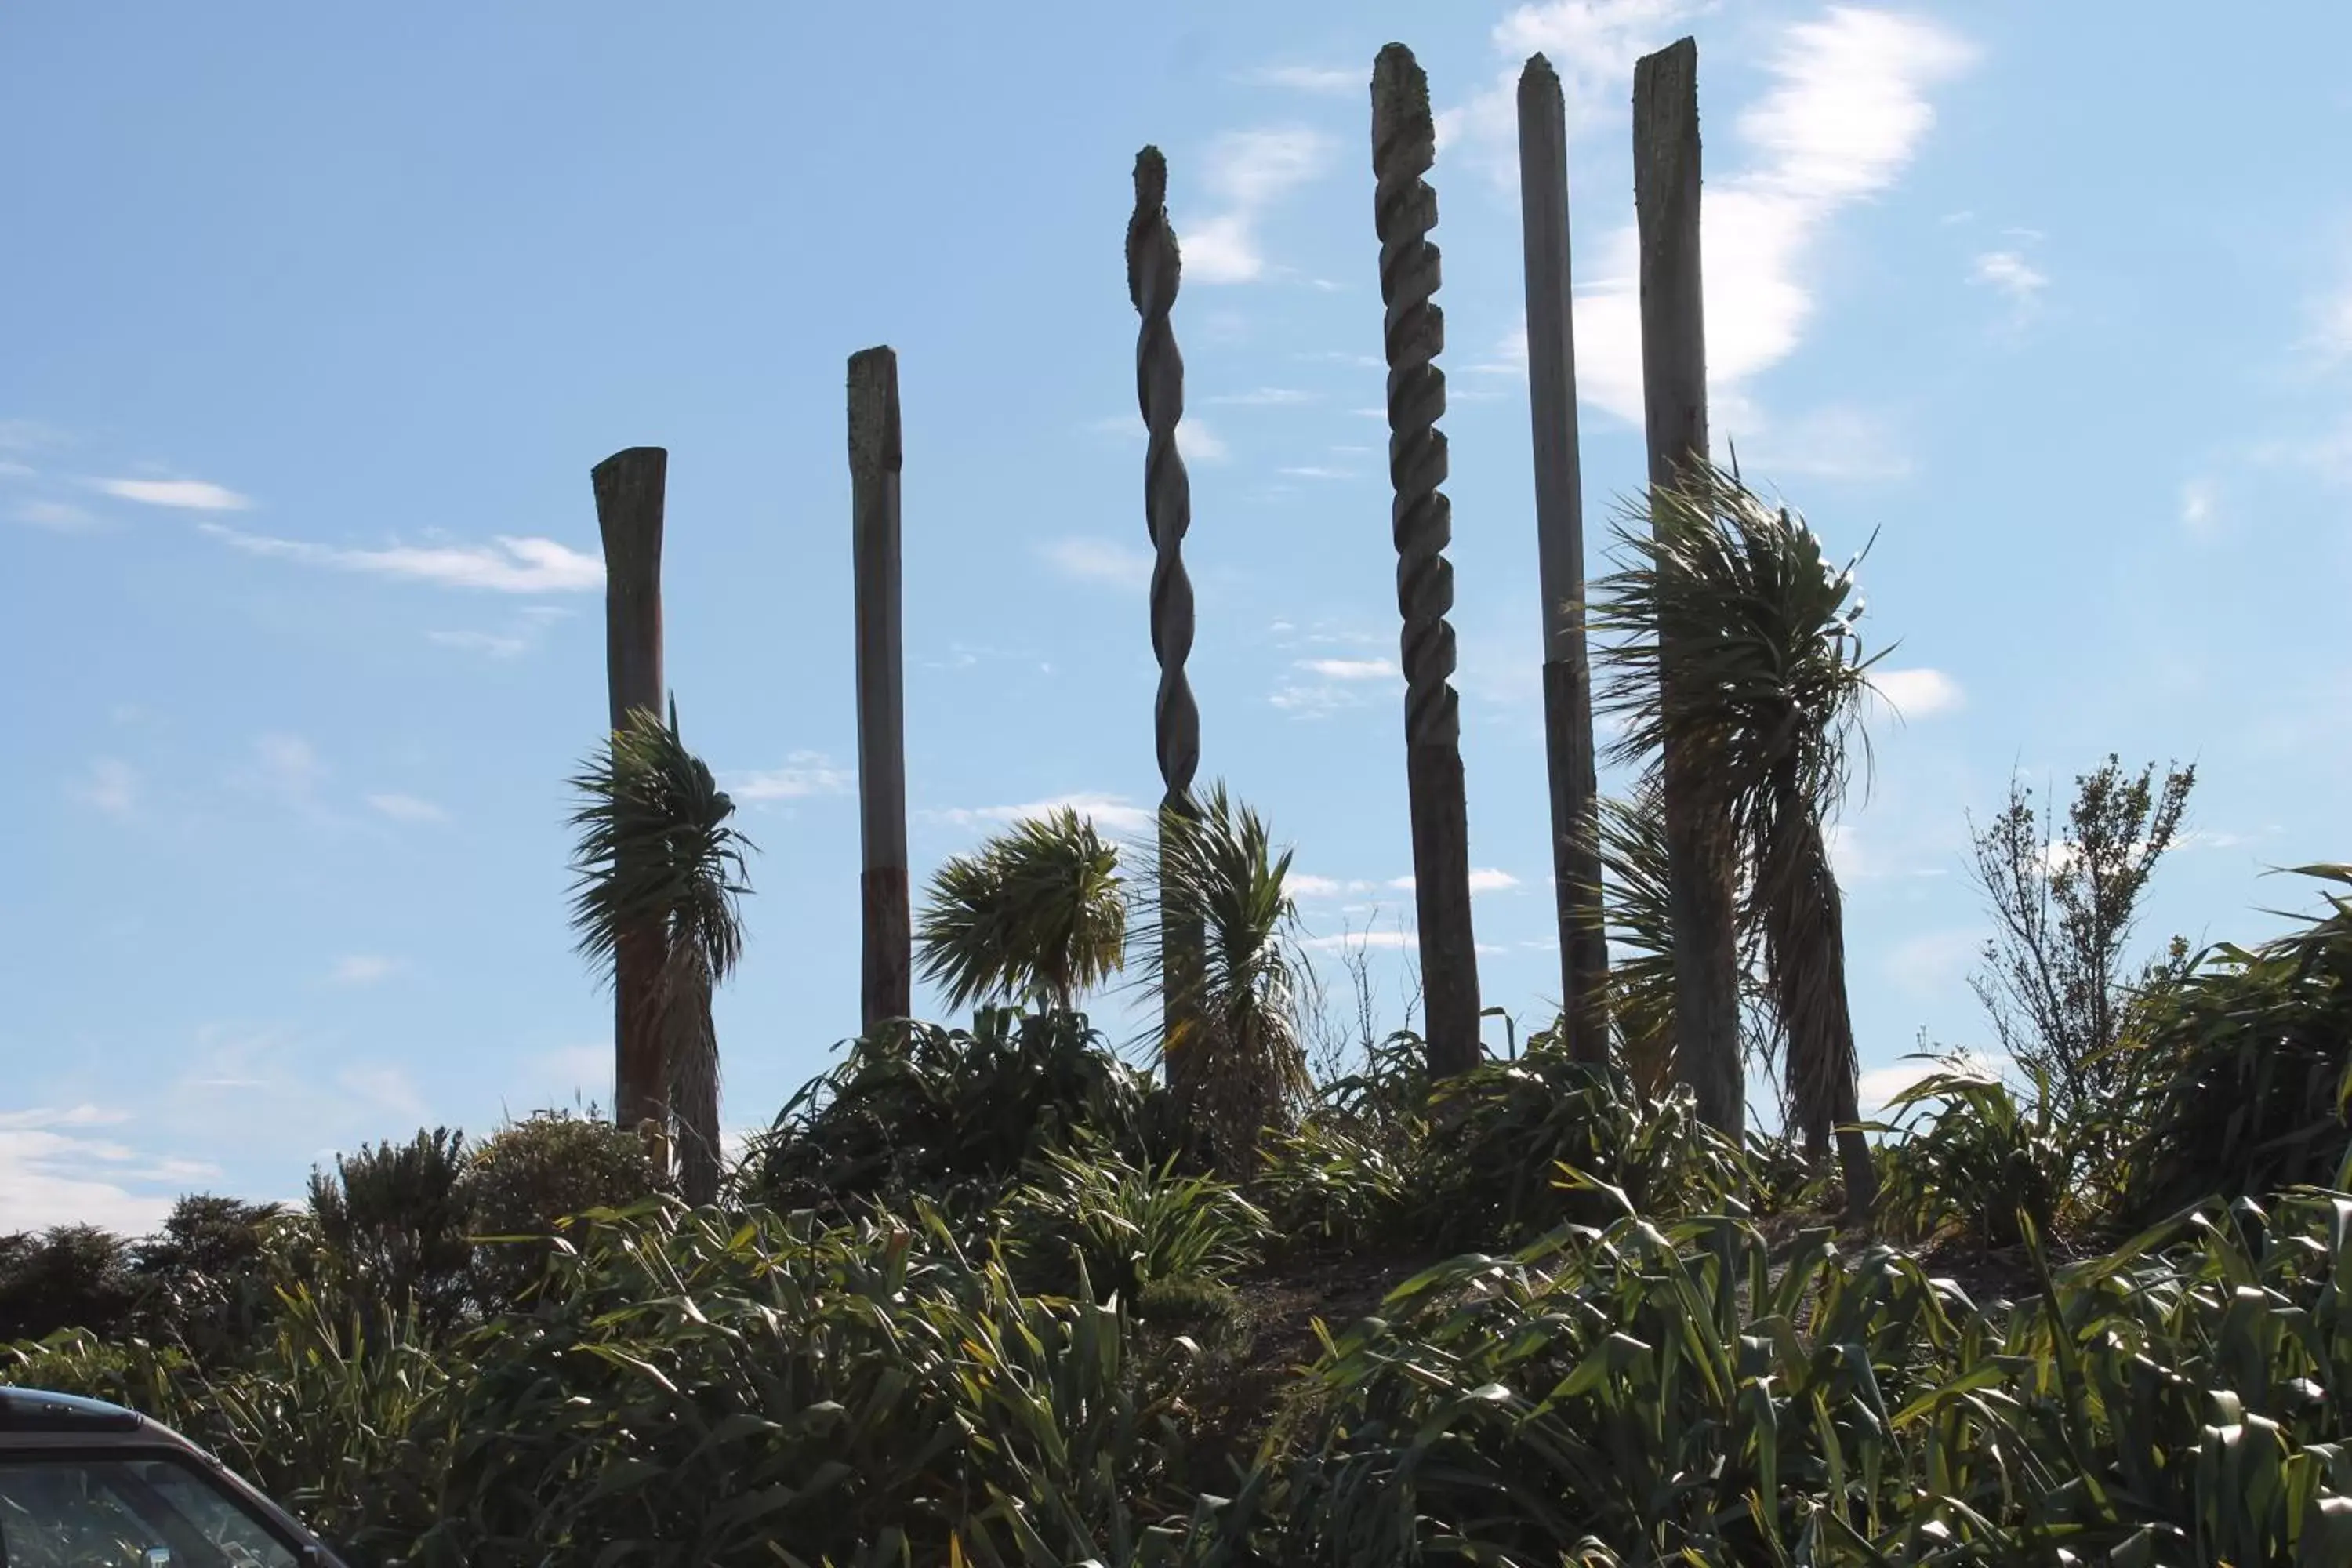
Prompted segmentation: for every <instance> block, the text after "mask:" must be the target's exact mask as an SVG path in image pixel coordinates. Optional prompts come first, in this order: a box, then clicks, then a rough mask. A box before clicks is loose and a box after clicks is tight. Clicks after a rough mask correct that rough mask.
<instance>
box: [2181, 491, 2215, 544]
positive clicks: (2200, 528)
mask: <svg viewBox="0 0 2352 1568" xmlns="http://www.w3.org/2000/svg"><path fill="white" fill-rule="evenodd" d="M2180 527H2181V531H2183V532H2185V533H2187V534H2188V535H2189V537H2190V538H2191V539H2210V538H2212V537H2213V536H2214V535H2215V534H2216V533H2218V532H2220V531H2221V489H2220V487H2219V486H2217V485H2215V484H2214V483H2213V481H2212V480H2210V479H2189V480H2188V481H2187V482H2185V483H2184V484H2182V485H2181V487H2180Z"/></svg>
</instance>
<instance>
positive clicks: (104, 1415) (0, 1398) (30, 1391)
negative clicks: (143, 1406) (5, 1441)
mask: <svg viewBox="0 0 2352 1568" xmlns="http://www.w3.org/2000/svg"><path fill="white" fill-rule="evenodd" d="M150 1425H151V1424H150V1423H149V1422H148V1421H147V1420H146V1419H145V1418H144V1417H142V1416H141V1415H139V1414H138V1413H137V1412H136V1411H131V1410H125V1409H123V1408H122V1406H121V1405H109V1404H107V1403H106V1402H105V1401H104V1400H102V1399H85V1398H83V1397H82V1396H81V1395H79V1394H51V1393H49V1392H48V1391H47V1390H46V1389H39V1388H0V1438H5V1437H9V1436H20V1435H21V1436H41V1437H56V1436H69V1435H81V1434H87V1435H89V1436H97V1435H98V1434H100V1433H106V1432H119V1433H131V1432H137V1431H139V1430H140V1429H141V1428H142V1427H147V1426H150ZM158 1435H160V1429H158Z"/></svg>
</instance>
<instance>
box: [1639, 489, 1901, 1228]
mask: <svg viewBox="0 0 2352 1568" xmlns="http://www.w3.org/2000/svg"><path fill="white" fill-rule="evenodd" d="M1643 517H1644V521H1646V522H1647V523H1648V527H1647V528H1646V529H1638V530H1637V529H1636V528H1635V527H1633V526H1621V527H1620V529H1619V531H1618V541H1619V544H1620V547H1621V550H1622V555H1621V561H1622V566H1621V569H1620V570H1619V571H1617V572H1616V573H1614V574H1612V575H1611V576H1610V577H1608V578H1607V579H1605V580H1604V581H1603V583H1602V584H1601V602H1600V604H1599V605H1598V606H1596V613H1595V614H1594V616H1593V624H1594V625H1595V626H1597V627H1598V628H1600V629H1601V631H1603V632H1604V633H1613V634H1616V635H1617V637H1618V641H1617V645H1616V646H1615V647H1613V648H1612V655H1613V663H1614V666H1615V668H1614V673H1613V675H1612V679H1611V680H1610V681H1609V683H1608V685H1607V687H1606V688H1605V691H1604V696H1603V701H1602V706H1603V708H1604V710H1606V711H1608V712H1611V713H1612V714H1614V715H1616V716H1617V717H1618V718H1620V719H1621V720H1622V721H1623V724H1624V730H1623V733H1622V736H1621V737H1620V739H1619V741H1618V742H1617V744H1616V747H1615V748H1614V749H1615V751H1616V752H1617V754H1618V755H1619V756H1620V757H1621V758H1627V759H1632V758H1646V757H1648V756H1650V755H1652V754H1654V753H1658V752H1666V751H1673V752H1675V753H1677V754H1679V755H1683V756H1688V757H1693V758H1696V759H1698V763H1697V765H1696V767H1695V768H1694V769H1693V770H1692V773H1691V779H1692V787H1693V789H1694V791H1695V794H1696V799H1695V800H1694V802H1693V804H1694V805H1696V807H1697V808H1698V811H1699V813H1700V815H1701V816H1702V819H1703V820H1706V821H1707V822H1709V823H1710V824H1711V825H1712V826H1711V829H1710V832H1709V838H1710V840H1711V841H1712V842H1713V843H1714V844H1715V845H1716V846H1717V848H1718V850H1719V852H1721V853H1724V854H1727V855H1729V856H1733V857H1735V858H1736V859H1737V862H1738V870H1739V872H1740V874H1741V876H1742V877H1743V879H1744V881H1745V886H1746V891H1747V899H1746V909H1745V911H1744V916H1745V921H1746V923H1747V924H1748V927H1749V929H1751V930H1752V931H1755V932H1757V933H1758V934H1759V936H1760V939H1761V942H1760V945H1761V947H1762V950H1763V958H1764V968H1765V972H1766V975H1767V979H1768V984H1769V991H1770V993H1771V995H1772V1000H1773V1003H1774V1005H1775V1008H1776V1011H1777V1013H1778V1015H1779V1018H1780V1023H1781V1025H1782V1026H1784V1027H1785V1030H1786V1037H1787V1038H1786V1050H1787V1055H1786V1058H1785V1061H1784V1064H1783V1065H1784V1068H1785V1070H1786V1075H1787V1080H1788V1100H1789V1106H1790V1112H1791V1114H1792V1115H1793V1116H1794V1118H1795V1120H1796V1121H1798V1122H1799V1123H1800V1124H1801V1128H1802V1130H1803V1131H1804V1133H1805V1137H1806V1141H1807V1142H1808V1143H1809V1144H1810V1145H1811V1146H1814V1147H1817V1148H1818V1147H1821V1146H1822V1145H1824V1144H1825V1143H1826V1142H1828V1140H1829V1138H1830V1136H1831V1134H1832V1131H1837V1133H1838V1137H1839V1140H1840V1142H1841V1145H1842V1148H1843V1159H1844V1163H1845V1166H1846V1186H1847V1196H1848V1199H1849V1202H1851V1203H1853V1204H1854V1205H1856V1206H1857V1207H1864V1206H1866V1205H1867V1204H1868V1201H1869V1194H1870V1193H1871V1191H1872V1190H1873V1184H1874V1177H1873V1175H1872V1172H1871V1166H1870V1157H1869V1150H1868V1145H1867V1143H1866V1142H1865V1141H1864V1139H1863V1137H1862V1134H1861V1133H1860V1132H1858V1131H1853V1123H1854V1121H1855V1120H1856V1114H1855V1109H1854V1098H1855V1087H1854V1085H1855V1077H1856V1072H1857V1065H1856V1058H1855V1051H1854V1043H1853V1018H1852V1014H1851V1012H1850V1010H1849V1008H1848V1005H1847V1001H1846V990H1845V952H1844V947H1845V934H1844V913H1843V905H1842V901H1841V899H1840V895H1839V892H1838V887H1837V879H1836V878H1835V876H1834V875H1833V873H1832V868H1831V866H1830V862H1829V852H1828V843H1827V837H1826V832H1825V827H1824V825H1825V824H1826V823H1827V822H1828V821H1829V819H1830V818H1831V817H1832V816H1834V814H1835V813H1836V810H1837V808H1838V805H1839V804H1840V803H1841V801H1842V800H1843V796H1844V793H1845V789H1846V784H1847V781H1848V777H1849V765H1848V758H1849V746H1850V744H1851V742H1853V740H1854V739H1856V738H1857V736H1859V737H1860V738H1861V739H1862V741H1863V747H1864V757H1865V759H1866V758H1867V756H1868V744H1869V742H1868V737H1867V736H1864V735H1861V734H1860V713H1861V707H1862V700H1863V697H1864V694H1865V693H1866V692H1868V691H1869V689H1870V675H1869V671H1870V667H1871V665H1872V664H1874V662H1876V658H1878V657H1883V656H1865V655H1864V651H1863V646H1862V638H1861V635H1860V634H1859V632H1858V631H1857V630H1856V629H1855V623H1856V621H1857V620H1858V619H1859V618H1860V617H1861V615H1862V602H1861V600H1860V599H1859V598H1858V597H1857V596H1856V595H1855V593H1854V583H1853V565H1852V563H1849V564H1848V565H1846V566H1844V567H1835V566H1832V565H1831V564H1830V563H1829V562H1828V561H1827V560H1826V559H1825V557H1824V556H1823V554H1822V545H1821V541H1820V540H1819V539H1818V538H1817V537H1815V535H1814V534H1813V532H1812V531H1811V529H1809V528H1807V527H1806V526H1805V523H1804V521H1803V520H1802V519H1801V518H1799V517H1798V516H1796V515H1795V514H1794V513H1793V512H1791V511H1790V510H1788V509H1787V508H1785V507H1775V506H1772V505H1770V504H1769V503H1767V502H1766V501H1764V500H1761V499H1760V498H1759V497H1758V496H1757V495H1756V494H1755V493H1754V492H1753V491H1751V490H1749V489H1748V488H1747V486H1746V485H1744V484H1742V483H1741V482H1740V480H1739V478H1738V475H1736V474H1732V473H1728V472H1726V471H1725V470H1723V469H1720V468H1703V469H1701V470H1699V471H1698V472H1697V473H1696V474H1695V475H1694V476H1692V477H1691V479H1688V480H1687V481H1686V482H1685V483H1684V484H1682V485H1681V486H1678V487H1661V488H1660V489H1657V490H1656V491H1654V493H1653V495H1652V498H1651V500H1650V504H1649V507H1648V509H1647V510H1646V512H1645V513H1644V514H1643Z"/></svg>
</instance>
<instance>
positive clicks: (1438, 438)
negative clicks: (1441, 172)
mask: <svg viewBox="0 0 2352 1568" xmlns="http://www.w3.org/2000/svg"><path fill="white" fill-rule="evenodd" d="M1436 157H1437V132H1436V127H1435V124H1434V122H1433V121H1432V120H1431V118H1430V112H1429V79H1428V77H1427V76H1425V75H1424V74H1423V71H1422V68H1421V67H1420V66H1419V65H1418V64H1417V63H1416V62H1415V61H1414V59H1413V58H1412V50H1410V49H1408V48H1406V47H1404V46H1403V45H1402V44H1391V45H1389V46H1388V47H1386V48H1384V49H1382V50H1381V53H1380V58H1378V59H1377V60H1376V61H1375V62H1374V63H1373V67H1372V173H1373V175H1374V177H1375V180H1376V190H1375V194H1374V197H1373V209H1372V211H1373V223H1374V226H1375V227H1376V229H1377V230H1378V232H1379V235H1380V241H1381V302H1382V303H1383V304H1384V305H1385V306H1386V307H1387V312H1388V313H1387V321H1386V326H1385V331H1384V341H1385V347H1386V349H1387V353H1388V364H1389V385H1388V415H1389V479H1390V484H1391V488H1392V489H1394V491H1395V500H1394V503H1393V507H1392V510H1391V518H1390V525H1391V532H1392V533H1393V535H1394V537H1395V541H1396V551H1397V608H1398V610H1399V611H1400V612H1401V613H1402V615H1403V617H1404V634H1403V639H1402V645H1401V652H1402V663H1403V666H1404V682H1405V698H1404V733H1405V764H1406V780H1407V783H1408V784H1409V785H1410V788H1411V792H1412V859H1413V900H1414V904H1415V906H1416V912H1417V914H1418V917H1419V921H1420V927H1421V939H1420V945H1421V973H1422V989H1423V997H1424V999H1425V1003H1426V1005H1427V1009H1428V1016H1427V1030H1428V1039H1429V1063H1430V1070H1431V1071H1432V1072H1433V1073H1436V1074H1441V1075H1443V1074H1447V1073H1454V1072H1462V1071H1465V1070H1467V1069H1468V1068H1472V1067H1475V1065H1477V1062H1478V1058H1479V1056H1480V1054H1481V1053H1480V1048H1479V1044H1478V960H1477V951H1476V946H1475V942H1474V941H1473V938H1472V935H1471V927H1470V847H1469V822H1468V812H1467V808H1466V806H1465V802H1464V796H1463V784H1462V747H1461V740H1462V715H1461V706H1460V702H1459V700H1458V699H1457V698H1456V697H1455V695H1454V686H1453V675H1454V628H1453V626H1450V625H1448V624H1447V622H1446V619H1445V615H1446V612H1447V611H1448V610H1450V609H1452V608H1453V607H1454V568H1453V566H1452V564H1451V563H1448V562H1447V560H1446V559H1445V546H1446V544H1447V543H1448V542H1449V541H1450V540H1451V539H1452V538H1453V531H1454V522H1453V510H1452V507H1451V505H1450V504H1449V503H1448V502H1447V500H1446V499H1445V496H1444V492H1443V491H1441V490H1440V489H1438V486H1439V485H1441V484H1442V483H1444V479H1445V436H1444V432H1443V431H1441V430H1439V429H1438V428H1437V421H1438V418H1439V416H1442V415H1443V414H1444V412H1445V374H1444V372H1443V371H1441V370H1439V369H1438V368H1437V365H1436V363H1435V361H1436V357H1437V354H1438V353H1439V352H1440V351H1441V350H1442V349H1443V348H1444V345H1445V315H1444V311H1443V310H1440V309H1439V308H1438V306H1437V304H1436V301H1435V298H1434V297H1435V295H1436V293H1437V285H1438V254H1437V247H1435V246H1434V245H1432V244H1431V243H1430V242H1429V238H1428V235H1429V231H1430V230H1431V229H1432V228H1433V227H1435V226H1436V225H1437V193H1436V192H1435V191H1433V190H1432V189H1430V187H1429V184H1428V182H1426V181H1425V180H1423V178H1422V176H1423V174H1427V173H1428V172H1429V168H1430V165H1431V164H1432V163H1434V162H1435V161H1436Z"/></svg>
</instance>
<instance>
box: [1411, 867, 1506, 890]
mask: <svg viewBox="0 0 2352 1568" xmlns="http://www.w3.org/2000/svg"><path fill="white" fill-rule="evenodd" d="M1518 885H1519V879H1517V877H1514V876H1512V875H1511V874H1510V873H1509V872H1508V871H1502V870H1497V869H1496V868H1493V867H1491V866H1489V867H1486V868H1476V867H1474V868H1472V869H1471V872H1470V890H1471V891H1472V892H1473V893H1499V892H1502V891H1503V890H1504V889H1507V888H1516V887H1517V886H1518ZM1389 886H1390V887H1391V888H1393V889H1396V890H1397V891H1398V892H1400V893H1410V892H1412V890H1413V889H1414V888H1416V887H1417V886H1419V884H1418V883H1416V882H1415V881H1414V880H1413V879H1412V878H1411V877H1391V878H1390V879H1389Z"/></svg>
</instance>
